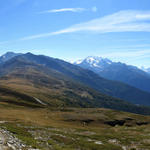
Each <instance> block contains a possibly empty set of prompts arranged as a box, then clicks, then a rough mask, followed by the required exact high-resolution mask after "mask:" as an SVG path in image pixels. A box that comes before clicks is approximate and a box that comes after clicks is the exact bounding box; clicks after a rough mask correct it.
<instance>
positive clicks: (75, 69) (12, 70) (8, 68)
mask: <svg viewBox="0 0 150 150" xmlns="http://www.w3.org/2000/svg"><path fill="white" fill-rule="evenodd" d="M4 56H5V57H4ZM3 58H5V60H6V61H1V60H0V62H1V63H0V84H1V89H0V99H1V102H3V103H11V104H16V105H25V104H26V105H28V106H31V107H47V106H49V107H50V106H55V107H66V106H69V107H105V108H111V109H117V110H123V111H129V112H134V113H141V114H150V108H149V107H143V106H139V105H146V106H147V105H149V106H150V101H149V99H150V93H148V92H144V91H142V90H139V89H137V88H135V87H132V86H129V85H127V84H124V83H121V82H118V81H111V80H107V79H104V78H102V77H100V76H99V75H98V74H96V73H94V72H93V71H90V70H88V69H84V68H81V67H79V66H76V65H73V64H70V63H68V62H65V61H63V60H60V59H55V58H52V57H48V56H44V55H34V54H32V53H27V54H13V53H12V56H10V55H9V57H7V54H6V55H3V56H2V57H0V59H3ZM121 99H122V100H121ZM135 104H136V105H135ZM137 104H138V105H137Z"/></svg>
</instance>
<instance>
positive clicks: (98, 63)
mask: <svg viewBox="0 0 150 150" xmlns="http://www.w3.org/2000/svg"><path fill="white" fill-rule="evenodd" d="M111 63H112V61H111V60H109V59H107V58H102V57H99V56H88V57H87V58H85V59H83V60H78V61H76V62H74V64H76V65H80V64H82V65H84V66H85V65H87V66H89V67H97V68H101V67H103V66H104V65H108V64H111Z"/></svg>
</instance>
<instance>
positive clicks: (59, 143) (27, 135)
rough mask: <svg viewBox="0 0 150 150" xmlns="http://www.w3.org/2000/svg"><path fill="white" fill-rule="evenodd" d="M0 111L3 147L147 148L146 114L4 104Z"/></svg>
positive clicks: (149, 122) (0, 146)
mask: <svg viewBox="0 0 150 150" xmlns="http://www.w3.org/2000/svg"><path fill="white" fill-rule="evenodd" d="M4 106H5V107H4ZM0 114H1V115H0V149H2V150H3V149H4V150H5V149H16V150H17V149H23V150H27V149H31V150H33V149H40V150H135V149H136V150H148V149H150V117H149V116H141V115H135V114H131V113H125V112H119V111H113V110H109V109H102V108H101V109H98V108H95V109H94V108H86V109H85V108H84V109H83V108H82V109H81V108H70V109H69V108H68V109H65V108H64V109H59V110H58V109H57V110H55V109H53V110H50V109H47V108H42V109H39V108H38V109H29V108H24V107H16V108H15V109H14V108H13V107H10V106H9V107H7V105H5V104H4V103H3V104H2V103H1V109H0Z"/></svg>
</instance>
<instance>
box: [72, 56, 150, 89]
mask: <svg viewBox="0 0 150 150" xmlns="http://www.w3.org/2000/svg"><path fill="white" fill-rule="evenodd" d="M74 64H75V65H78V66H80V67H82V68H85V69H89V70H92V71H94V72H95V73H97V74H99V75H100V76H101V77H104V78H106V79H109V80H114V81H120V82H123V83H126V84H128V85H131V86H134V87H136V88H139V89H141V90H144V91H147V92H150V75H149V74H148V73H147V72H145V71H143V70H141V69H139V68H137V67H135V66H131V65H126V64H124V63H121V62H112V61H111V60H109V59H107V58H102V57H95V56H94V57H92V56H89V57H87V58H85V59H84V60H82V61H81V60H80V61H77V62H74Z"/></svg>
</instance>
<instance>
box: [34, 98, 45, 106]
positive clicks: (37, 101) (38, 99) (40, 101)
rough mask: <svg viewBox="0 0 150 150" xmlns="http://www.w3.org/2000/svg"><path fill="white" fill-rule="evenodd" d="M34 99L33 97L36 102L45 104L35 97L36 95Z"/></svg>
mask: <svg viewBox="0 0 150 150" xmlns="http://www.w3.org/2000/svg"><path fill="white" fill-rule="evenodd" d="M34 99H35V100H36V101H37V102H38V103H40V104H42V105H47V104H45V103H44V102H42V101H41V100H39V99H38V98H36V97H34Z"/></svg>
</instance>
